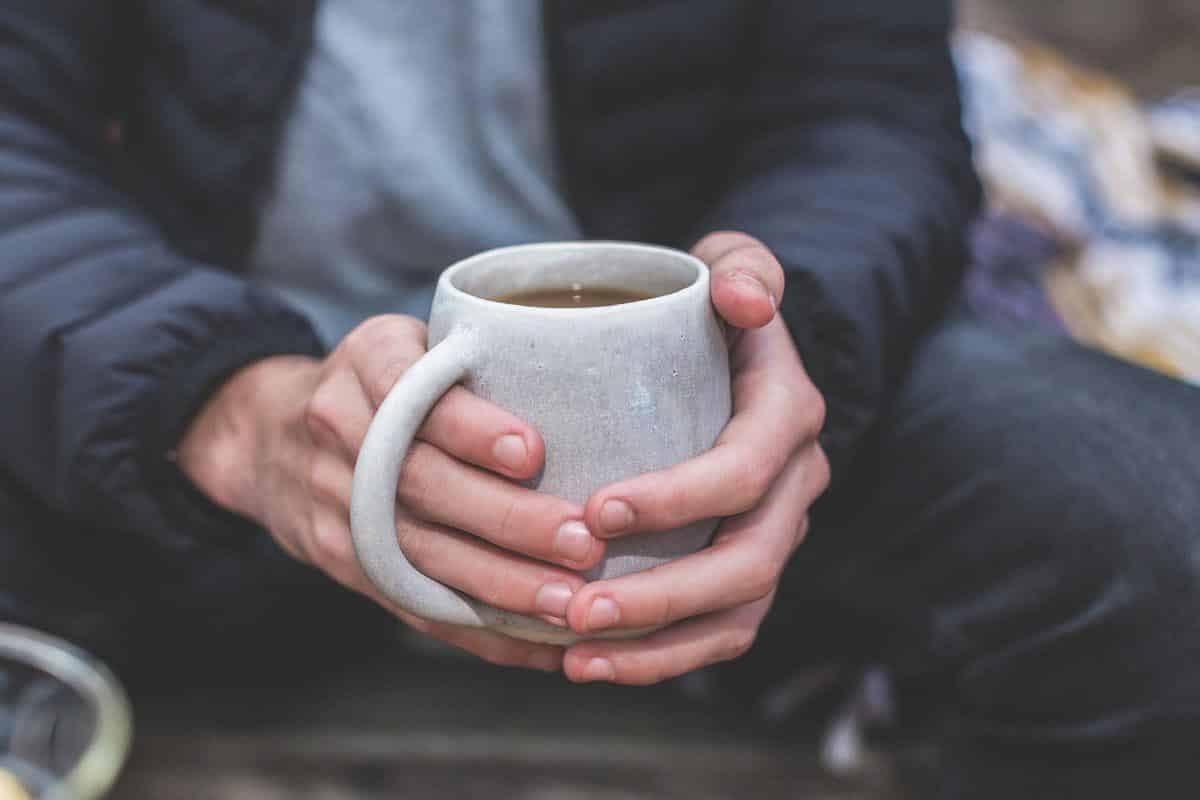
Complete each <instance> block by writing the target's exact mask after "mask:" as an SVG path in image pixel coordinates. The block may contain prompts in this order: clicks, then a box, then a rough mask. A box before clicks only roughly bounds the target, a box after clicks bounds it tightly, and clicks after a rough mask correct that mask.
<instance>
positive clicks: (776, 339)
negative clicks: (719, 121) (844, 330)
mask: <svg viewBox="0 0 1200 800" xmlns="http://www.w3.org/2000/svg"><path fill="white" fill-rule="evenodd" d="M692 252H693V254H694V255H696V256H697V257H698V258H700V259H701V260H702V261H704V262H705V263H707V264H708V265H709V267H710V269H711V270H712V300H713V304H714V305H715V307H716V309H717V312H718V313H719V314H720V315H721V317H722V318H723V319H724V320H725V321H726V322H727V323H729V325H730V367H731V369H732V381H733V417H732V419H730V421H729V424H728V425H727V426H726V427H725V429H724V431H722V433H721V435H720V437H719V438H718V439H717V441H716V443H715V444H714V445H713V447H712V449H711V450H709V451H707V452H706V453H703V454H702V455H700V456H698V457H696V458H694V459H692V460H690V461H687V462H684V463H683V464H680V465H678V466H675V467H672V468H670V469H667V470H663V471H661V472H653V473H649V474H647V475H642V476H640V477H637V478H633V479H631V480H627V481H623V482H620V483H616V484H613V485H611V486H607V487H605V488H604V489H601V490H600V491H598V492H597V493H596V494H594V495H593V496H592V497H591V498H590V499H589V500H588V502H587V506H586V509H585V515H584V519H585V522H586V523H587V526H588V528H589V530H591V531H592V533H593V534H594V535H596V536H598V537H601V538H607V537H613V536H623V535H626V534H631V533H639V534H644V535H650V536H653V535H654V534H653V533H646V532H649V531H658V530H670V529H672V528H677V527H680V526H682V525H686V524H688V523H691V522H695V521H697V520H702V519H710V518H713V517H727V519H725V520H724V521H723V522H722V524H721V527H720V529H719V530H718V531H717V535H716V538H715V539H714V541H713V543H712V545H711V546H710V547H708V548H705V549H704V550H701V551H700V552H698V553H695V554H693V555H689V556H685V557H684V558H681V559H678V560H677V561H673V562H671V563H669V564H665V565H663V566H660V567H656V568H654V569H650V570H646V571H644V572H638V573H634V574H632V575H627V576H625V577H621V578H615V579H611V580H603V581H596V582H594V583H591V584H588V585H587V586H585V587H584V588H582V589H580V590H579V591H577V592H576V593H575V595H574V597H572V599H571V603H570V605H569V606H568V609H567V621H568V622H569V624H570V625H571V627H572V628H573V629H574V630H576V631H577V632H579V633H581V634H585V635H591V634H596V633H599V632H601V631H609V630H615V629H621V628H647V627H657V626H669V627H664V628H663V629H662V630H659V631H656V632H654V633H651V634H649V635H647V636H645V637H642V638H638V639H628V640H601V639H593V640H590V641H585V642H582V643H580V644H577V645H575V646H573V647H571V648H570V649H568V651H567V653H566V657H565V659H564V661H563V671H564V672H565V673H566V675H567V677H569V678H570V679H571V680H574V681H611V682H613V683H625V684H650V683H657V682H659V681H662V680H665V679H667V678H672V677H675V676H677V675H681V674H683V673H685V672H689V671H691V670H694V669H697V668H699V667H703V666H706V665H708V664H712V663H715V662H718V661H724V660H728V659H731V658H735V657H737V656H739V655H741V654H743V653H744V652H746V650H748V649H749V648H750V646H751V645H752V644H753V642H754V638H755V635H756V634H757V632H758V628H759V625H760V624H761V623H762V621H763V618H764V617H765V616H766V614H767V611H768V609H769V608H770V606H771V601H772V600H773V599H774V596H775V587H776V584H777V583H778V581H779V578H780V575H781V574H782V572H783V568H784V566H785V564H786V563H787V561H788V559H789V558H790V556H791V555H792V553H793V552H794V551H795V549H796V547H798V546H799V544H800V542H801V541H803V539H804V536H805V534H806V532H807V530H808V508H809V506H810V505H811V504H812V502H813V501H814V500H815V499H816V498H817V497H818V496H820V494H821V493H822V492H823V491H824V490H825V488H826V486H827V485H828V483H829V462H828V461H827V460H826V458H825V454H824V452H823V451H822V450H821V446H820V445H819V444H818V443H817V434H818V433H819V432H820V430H821V426H822V424H823V422H824V418H825V405H824V401H823V400H822V398H821V395H820V393H819V392H818V391H817V388H816V387H815V386H813V384H812V381H810V380H809V378H808V375H807V374H806V373H805V371H804V367H803V366H802V365H801V363H800V357H799V355H798V354H797V352H796V347H795V345H794V344H793V343H792V339H791V336H790V334H789V333H788V331H787V328H786V327H785V326H784V324H783V321H782V320H781V319H779V318H778V317H777V316H776V313H775V309H776V305H777V303H778V298H780V297H782V295H783V283H784V278H783V270H782V269H781V268H780V266H779V262H778V261H776V259H775V257H774V256H773V255H771V253H770V251H768V250H767V248H766V247H765V246H764V245H763V244H762V243H761V242H759V241H758V240H756V239H754V238H752V237H750V236H747V235H745V234H740V233H728V232H722V233H714V234H711V235H709V236H707V237H705V238H704V239H703V240H702V241H700V243H698V244H697V245H696V246H695V248H694V249H693V251H692Z"/></svg>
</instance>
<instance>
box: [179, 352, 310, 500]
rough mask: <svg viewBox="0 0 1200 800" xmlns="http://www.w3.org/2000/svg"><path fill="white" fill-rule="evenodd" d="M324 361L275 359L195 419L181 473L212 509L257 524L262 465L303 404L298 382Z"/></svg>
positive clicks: (183, 446)
mask: <svg viewBox="0 0 1200 800" xmlns="http://www.w3.org/2000/svg"><path fill="white" fill-rule="evenodd" d="M320 363H321V362H320V361H318V360H316V359H313V358H308V357H304V356H291V355H288V356H272V357H269V358H265V359H262V360H260V361H256V362H254V363H252V364H250V365H248V366H246V367H243V368H242V369H240V370H238V371H237V372H234V373H233V374H232V375H230V376H229V378H228V379H227V380H226V381H225V382H224V383H223V384H221V386H220V387H219V388H218V389H217V390H216V391H215V392H214V393H213V394H212V395H211V396H210V397H209V398H208V401H207V402H206V403H205V404H204V405H203V406H202V407H201V409H200V411H199V412H197V414H196V415H195V417H193V418H192V421H191V423H190V424H189V426H188V428H187V430H186V431H185V433H184V435H183V438H182V439H180V442H179V445H178V447H177V448H176V459H177V462H178V464H179V468H180V469H181V470H182V471H183V473H184V474H185V475H186V476H187V477H188V479H189V480H191V481H192V483H193V484H194V485H195V486H196V487H197V488H198V489H199V490H200V491H201V492H203V493H204V494H205V495H206V496H207V497H208V498H209V499H210V500H211V501H212V502H213V503H215V504H216V505H218V506H220V507H221V508H224V509H226V510H228V511H232V512H234V513H236V514H241V515H242V516H246V517H249V518H251V519H254V520H258V519H260V517H261V514H260V513H259V509H258V508H257V506H256V498H258V497H259V496H260V492H259V491H258V487H257V485H256V483H257V478H258V475H259V474H260V472H261V470H260V467H259V465H260V463H261V462H262V461H263V459H264V454H265V451H266V449H267V448H269V447H270V446H271V444H270V443H271V442H272V441H274V440H276V439H277V438H278V433H277V431H278V430H280V429H281V428H282V427H284V426H286V425H287V420H288V418H289V417H291V416H296V415H295V414H291V413H289V412H290V410H292V408H291V407H292V406H296V405H301V406H302V404H303V400H304V398H305V397H307V395H304V393H303V391H302V390H300V387H299V386H297V383H298V382H306V380H307V379H308V377H309V376H312V380H313V383H314V385H315V376H316V374H317V372H318V370H319V368H320Z"/></svg>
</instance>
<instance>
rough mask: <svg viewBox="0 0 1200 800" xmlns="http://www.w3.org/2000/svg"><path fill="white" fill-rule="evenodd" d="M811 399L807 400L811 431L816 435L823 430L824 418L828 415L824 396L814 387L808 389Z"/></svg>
mask: <svg viewBox="0 0 1200 800" xmlns="http://www.w3.org/2000/svg"><path fill="white" fill-rule="evenodd" d="M809 394H810V395H811V399H810V400H809V401H808V407H809V408H810V409H811V412H810V414H811V422H810V423H809V424H810V425H811V433H812V435H813V436H816V435H818V434H820V433H821V431H823V430H825V420H826V419H827V418H828V416H829V408H828V406H826V404H825V396H824V395H823V394H821V393H820V392H819V391H817V390H816V388H813V389H811V390H810V392H809Z"/></svg>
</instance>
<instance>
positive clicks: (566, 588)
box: [397, 512, 584, 625]
mask: <svg viewBox="0 0 1200 800" xmlns="http://www.w3.org/2000/svg"><path fill="white" fill-rule="evenodd" d="M397 535H398V536H399V539H400V549H401V550H402V551H403V552H404V554H405V555H406V556H407V557H408V560H409V561H411V562H412V565H413V566H414V567H416V569H418V570H419V571H420V572H422V573H424V574H425V575H428V576H429V577H430V578H433V579H434V580H435V581H438V582H439V583H443V584H445V585H447V586H451V587H453V588H455V589H458V590H459V591H461V592H463V593H464V594H467V595H469V596H470V597H474V598H477V599H479V600H482V601H483V602H485V603H487V604H488V605H492V606H495V607H497V608H502V609H505V610H507V611H513V612H516V613H518V614H525V615H528V616H540V617H542V618H544V619H547V620H549V621H551V622H554V623H555V624H558V625H565V624H566V622H565V617H566V611H567V607H568V606H569V604H570V602H571V597H572V596H574V594H575V592H577V591H579V589H581V588H583V585H584V581H583V578H581V577H580V576H579V575H578V574H576V573H574V572H571V571H569V570H565V569H562V568H559V567H555V566H552V565H550V564H545V563H542V562H540V561H533V560H531V559H528V558H524V557H522V556H519V555H517V554H515V553H511V552H509V551H507V550H501V549H500V548H498V547H495V546H494V545H491V544H489V543H488V542H485V541H483V540H482V539H479V538H477V537H475V536H471V535H470V534H466V533H462V532H461V531H457V530H451V529H449V528H445V527H442V526H439V525H433V524H431V523H427V522H422V521H420V520H418V519H416V518H415V517H411V516H408V515H407V514H404V513H402V512H401V513H400V514H398V522H397Z"/></svg>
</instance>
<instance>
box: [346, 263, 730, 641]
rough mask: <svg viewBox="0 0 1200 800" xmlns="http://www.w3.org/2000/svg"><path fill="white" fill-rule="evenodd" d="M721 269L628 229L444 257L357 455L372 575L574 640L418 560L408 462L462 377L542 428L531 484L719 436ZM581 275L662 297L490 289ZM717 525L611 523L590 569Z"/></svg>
mask: <svg viewBox="0 0 1200 800" xmlns="http://www.w3.org/2000/svg"><path fill="white" fill-rule="evenodd" d="M708 282H709V277H708V269H707V267H705V265H704V264H703V263H702V262H700V261H699V260H697V259H695V258H693V257H692V256H689V255H687V254H686V253H682V252H679V251H676V250H671V249H668V248H663V247H654V246H650V245H642V244H628V243H616V242H567V243H550V244H532V245H522V246H517V247H506V248H502V249H499V250H491V251H488V252H485V253H481V254H479V255H476V256H473V257H471V258H468V259H466V260H465V261H461V262H459V263H457V264H455V265H454V266H452V267H450V268H449V269H447V270H446V271H445V272H443V273H442V275H441V277H440V278H439V280H438V285H437V291H436V293H435V295H434V301H433V311H432V313H431V315H430V320H429V351H428V353H426V354H425V355H424V356H423V357H422V358H421V359H420V360H418V361H417V362H416V363H415V364H414V365H413V366H412V367H410V368H409V369H408V371H407V372H405V373H404V375H403V376H402V377H401V378H400V380H399V381H397V383H396V385H395V386H394V387H393V388H392V390H391V392H390V393H389V394H388V396H387V398H386V399H385V400H384V402H383V403H382V405H380V407H379V410H378V411H377V412H376V414H375V417H374V419H373V420H372V422H371V425H370V428H369V430H368V431H367V436H366V439H365V441H364V442H363V446H362V449H361V451H360V452H359V455H358V461H357V463H356V465H355V469H354V485H353V491H352V494H351V503H350V522H351V529H352V531H353V539H354V547H355V551H356V553H357V555H358V559H359V561H360V562H361V564H362V566H363V569H364V571H365V572H366V574H367V576H368V577H369V578H370V579H371V581H372V582H373V583H374V584H375V586H377V587H378V588H379V590H380V591H381V592H382V593H383V594H384V595H385V596H387V597H388V598H390V599H391V600H392V601H393V602H395V603H396V605H398V606H399V607H400V608H403V609H405V610H406V611H409V612H411V613H413V614H415V615H417V616H419V617H423V618H425V619H428V620H432V621H438V622H446V623H451V624H454V625H466V626H472V627H484V628H490V629H493V630H496V631H498V632H500V633H504V634H507V635H509V636H515V637H519V638H523V639H527V640H532V641H540V642H552V643H559V644H569V643H571V642H574V641H577V640H578V639H579V638H580V637H578V635H576V634H574V633H572V632H571V630H570V629H567V628H561V627H558V626H556V625H552V624H550V623H548V622H545V621H543V620H541V619H537V618H534V617H527V616H523V615H520V614H515V613H512V612H508V611H503V610H500V609H497V608H494V607H492V606H490V605H487V604H485V603H483V602H482V601H479V600H476V599H474V598H471V597H467V596H466V595H464V594H462V593H460V592H457V591H455V590H453V589H450V588H448V587H446V586H444V585H442V584H440V583H438V582H437V581H434V580H433V579H431V578H429V577H427V576H426V575H424V574H422V573H421V572H419V571H418V570H417V569H416V568H415V567H413V566H412V565H411V564H410V563H409V561H408V559H407V558H405V556H404V553H403V552H402V551H401V549H400V545H399V543H398V541H397V536H396V519H395V502H396V486H397V483H398V481H399V477H400V468H401V464H402V463H403V461H404V457H405V454H406V453H407V451H408V448H409V446H410V445H411V443H412V439H413V436H414V435H415V434H416V432H417V430H418V428H420V426H421V423H422V422H423V420H424V418H425V416H426V415H427V414H428V413H429V411H430V409H431V408H432V407H433V406H434V405H435V404H436V403H437V401H438V400H439V399H440V398H441V397H442V395H443V394H445V392H446V391H447V390H449V389H450V388H451V387H452V386H454V385H455V384H457V383H461V384H463V385H464V386H465V387H466V388H467V389H468V390H470V391H472V392H474V393H475V394H477V395H478V396H480V397H482V398H484V399H486V400H490V401H491V402H493V403H495V404H497V405H499V406H501V407H503V408H505V409H508V410H509V411H511V412H513V413H514V414H516V415H517V416H518V417H520V418H521V419H523V420H525V421H527V422H528V423H530V424H531V425H533V426H534V427H535V428H536V429H537V430H538V431H539V432H540V433H541V435H542V438H543V440H544V442H545V445H546V458H545V467H544V469H543V470H542V472H541V474H540V475H538V476H537V477H536V478H534V479H533V480H531V481H528V482H527V483H526V485H528V486H530V487H531V488H533V489H537V490H538V491H542V492H547V493H549V494H553V495H557V496H558V497H562V498H564V499H566V500H569V501H571V502H575V503H583V502H584V501H586V499H587V498H588V497H589V496H590V495H591V494H592V493H594V492H595V491H596V490H598V489H600V488H602V487H603V486H605V485H607V484H610V483H613V482H614V481H619V480H623V479H626V478H630V477H633V476H636V475H639V474H642V473H645V472H650V471H654V470H659V469H664V468H666V467H670V466H672V465H674V464H678V463H679V462H681V461H685V460H687V459H689V458H692V457H694V456H696V455H698V454H700V453H701V452H703V451H705V450H707V449H709V448H710V447H711V446H712V444H713V442H714V441H715V440H716V438H717V435H718V434H719V433H720V432H721V429H722V428H723V427H724V426H725V424H726V423H727V422H728V421H729V415H730V386H729V355H728V351H727V349H726V344H725V336H724V332H723V330H722V327H721V325H720V323H719V322H718V320H717V317H716V314H715V312H714V310H713V308H712V304H711V302H710V300H709V283H708ZM576 284H578V285H582V286H586V287H588V288H610V289H624V290H631V291H635V292H640V293H644V294H649V295H652V297H650V298H649V299H646V300H637V301H634V302H629V303H622V304H618V305H607V306H598V307H589V308H542V307H533V306H522V305H513V304H508V303H502V302H498V301H496V300H492V299H489V298H495V297H504V296H508V295H513V294H518V293H522V292H527V291H537V290H544V289H562V288H569V287H571V286H572V285H576ZM462 501H463V502H464V503H469V502H471V498H469V497H464V498H462ZM715 528H716V520H708V521H704V522H699V523H696V524H693V525H688V526H686V527H684V528H680V529H677V530H673V531H668V532H654V533H644V534H634V535H630V536H625V537H621V538H617V539H612V540H610V541H609V542H608V545H607V549H606V551H605V556H604V559H603V561H602V562H601V563H600V564H598V565H597V566H596V567H594V568H593V569H591V570H589V571H588V572H587V573H585V577H587V578H589V579H597V578H608V577H615V576H618V575H624V574H627V573H630V572H635V571H637V570H642V569H647V568H649V567H652V566H654V565H656V564H660V563H663V562H666V561H669V560H671V559H674V558H678V557H680V556H682V555H685V554H688V553H692V552H695V551H696V550H699V549H701V548H703V547H705V546H707V545H708V543H709V542H710V540H711V538H712V534H713V531H714V529H715ZM626 635H629V632H626Z"/></svg>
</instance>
